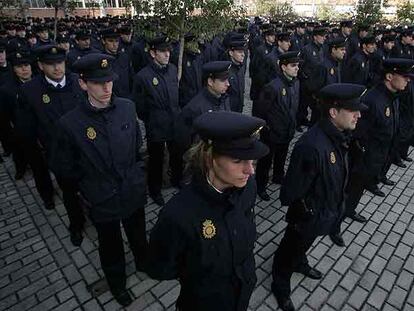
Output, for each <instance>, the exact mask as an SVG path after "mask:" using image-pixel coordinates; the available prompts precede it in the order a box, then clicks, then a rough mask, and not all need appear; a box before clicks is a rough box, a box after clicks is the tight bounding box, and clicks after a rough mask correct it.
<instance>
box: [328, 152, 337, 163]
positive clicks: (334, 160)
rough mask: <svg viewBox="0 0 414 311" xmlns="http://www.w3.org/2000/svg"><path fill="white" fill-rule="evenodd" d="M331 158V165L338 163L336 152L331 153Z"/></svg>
mask: <svg viewBox="0 0 414 311" xmlns="http://www.w3.org/2000/svg"><path fill="white" fill-rule="evenodd" d="M329 158H330V160H331V163H332V164H335V163H336V156H335V152H333V151H332V152H331V153H330V155H329Z"/></svg>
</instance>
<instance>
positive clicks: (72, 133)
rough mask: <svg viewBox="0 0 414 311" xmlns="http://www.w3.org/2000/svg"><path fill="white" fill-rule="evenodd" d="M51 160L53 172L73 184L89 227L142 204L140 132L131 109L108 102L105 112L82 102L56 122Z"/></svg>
mask: <svg viewBox="0 0 414 311" xmlns="http://www.w3.org/2000/svg"><path fill="white" fill-rule="evenodd" d="M59 130H60V131H59V137H58V150H59V151H60V152H59V153H56V154H55V155H56V157H55V159H54V160H55V161H58V162H59V163H61V165H60V170H59V173H60V174H62V175H63V176H65V177H67V178H69V179H74V180H76V181H77V182H78V183H79V189H80V191H81V193H82V195H83V197H84V198H85V199H86V201H87V202H88V203H89V204H88V205H90V206H89V207H90V214H91V217H92V219H93V221H95V222H106V221H111V220H117V219H118V220H119V219H123V218H126V217H128V216H129V215H131V214H133V213H134V212H135V211H136V210H137V209H139V208H143V207H144V205H145V202H146V197H145V179H144V170H143V167H144V164H143V161H142V160H141V157H140V156H139V148H140V147H141V145H142V137H141V132H140V130H139V125H138V123H137V120H136V116H135V106H134V104H133V103H132V102H131V101H130V100H128V99H124V98H118V97H113V98H112V101H111V105H110V106H109V107H108V108H104V109H96V108H94V107H93V106H92V105H91V104H90V103H89V102H88V100H86V99H84V100H83V101H82V103H81V104H80V105H79V106H77V107H76V108H75V109H74V110H72V111H71V112H69V113H68V114H66V115H65V116H64V117H62V118H61V120H60V121H59Z"/></svg>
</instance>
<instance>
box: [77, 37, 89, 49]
mask: <svg viewBox="0 0 414 311" xmlns="http://www.w3.org/2000/svg"><path fill="white" fill-rule="evenodd" d="M75 41H76V44H77V45H78V46H79V48H80V49H81V50H83V49H89V47H90V46H91V39H90V38H86V39H79V40H75Z"/></svg>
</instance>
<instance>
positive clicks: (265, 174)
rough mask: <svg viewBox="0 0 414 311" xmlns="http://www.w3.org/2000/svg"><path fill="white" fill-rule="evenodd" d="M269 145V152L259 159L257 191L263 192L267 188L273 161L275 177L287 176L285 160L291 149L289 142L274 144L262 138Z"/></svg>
mask: <svg viewBox="0 0 414 311" xmlns="http://www.w3.org/2000/svg"><path fill="white" fill-rule="evenodd" d="M262 142H263V143H265V144H266V145H267V146H268V147H269V153H268V154H267V155H266V156H264V157H263V158H261V159H259V160H258V161H257V166H256V183H257V191H258V192H262V191H264V190H265V189H266V186H267V183H268V182H269V170H270V167H271V166H272V162H273V178H275V177H281V178H283V177H284V176H285V162H286V157H287V153H288V149H289V143H287V144H272V143H268V142H266V141H264V140H262Z"/></svg>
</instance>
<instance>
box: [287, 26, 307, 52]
mask: <svg viewBox="0 0 414 311" xmlns="http://www.w3.org/2000/svg"><path fill="white" fill-rule="evenodd" d="M295 26H296V29H295V32H294V33H293V35H292V37H291V40H290V50H291V51H302V49H303V47H304V46H305V37H304V35H305V27H306V22H296V23H295Z"/></svg>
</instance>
